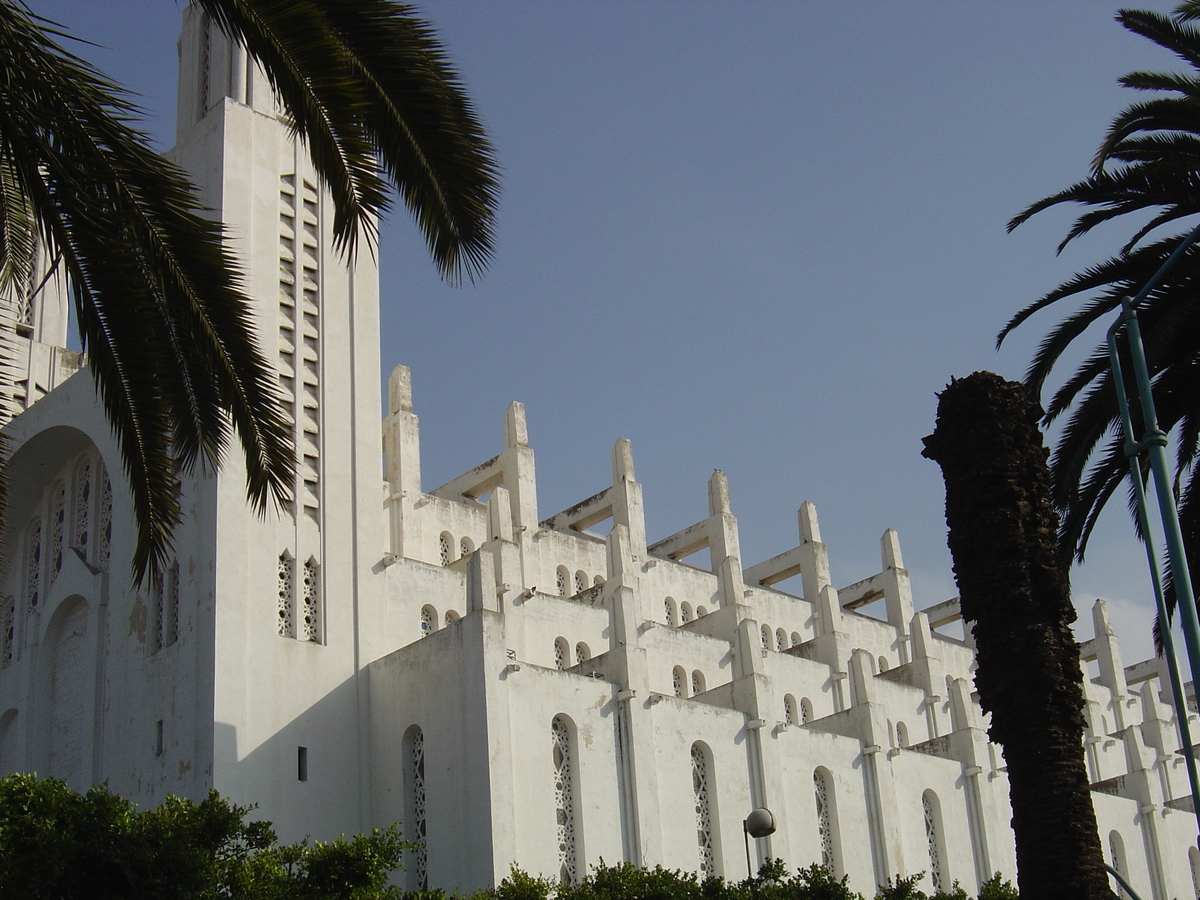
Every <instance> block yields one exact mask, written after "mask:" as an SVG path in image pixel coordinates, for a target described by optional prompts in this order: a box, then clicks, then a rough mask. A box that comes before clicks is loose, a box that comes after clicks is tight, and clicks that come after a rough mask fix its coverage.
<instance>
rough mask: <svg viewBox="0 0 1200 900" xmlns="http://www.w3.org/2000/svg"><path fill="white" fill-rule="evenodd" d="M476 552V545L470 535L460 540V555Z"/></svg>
mask: <svg viewBox="0 0 1200 900" xmlns="http://www.w3.org/2000/svg"><path fill="white" fill-rule="evenodd" d="M474 552H475V545H474V544H472V543H471V539H470V538H469V537H465V538H463V539H462V540H461V541H459V542H458V555H459V556H460V557H464V556H470V555H471V554H472V553H474Z"/></svg>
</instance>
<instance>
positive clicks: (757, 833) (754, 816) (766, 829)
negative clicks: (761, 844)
mask: <svg viewBox="0 0 1200 900" xmlns="http://www.w3.org/2000/svg"><path fill="white" fill-rule="evenodd" d="M774 833H775V814H774V813H773V812H771V811H770V810H769V809H767V808H766V807H765V806H760V807H758V809H753V810H751V811H750V815H748V816H746V819H745V821H743V822H742V834H743V835H744V836H745V838H746V877H747V878H753V877H754V871H753V869H751V868H750V838H754V839H755V840H757V839H758V838H765V837H769V836H770V835H772V834H774Z"/></svg>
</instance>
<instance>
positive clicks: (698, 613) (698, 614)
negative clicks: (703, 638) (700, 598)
mask: <svg viewBox="0 0 1200 900" xmlns="http://www.w3.org/2000/svg"><path fill="white" fill-rule="evenodd" d="M707 615H708V610H707V609H706V608H705V607H703V606H697V607H696V618H697V619H698V618H700V617H701V616H707Z"/></svg>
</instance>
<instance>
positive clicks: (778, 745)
mask: <svg viewBox="0 0 1200 900" xmlns="http://www.w3.org/2000/svg"><path fill="white" fill-rule="evenodd" d="M180 47H181V78H180V91H179V98H180V102H179V125H178V146H177V147H176V149H175V151H174V158H175V159H176V160H177V161H179V162H180V163H181V164H182V165H184V166H185V167H186V168H187V169H188V170H189V171H190V172H191V173H192V174H193V177H194V178H195V180H196V181H197V183H198V184H199V186H200V187H201V189H202V192H203V194H204V198H205V202H206V203H207V204H208V205H209V206H211V207H212V208H213V209H215V210H217V211H219V213H220V215H221V216H222V217H223V219H224V221H225V222H226V223H227V224H228V225H229V227H230V229H231V232H232V234H233V239H234V242H235V244H236V245H237V248H238V251H239V253H240V254H241V258H242V259H243V261H244V265H245V270H246V280H247V285H248V289H249V292H250V294H251V295H252V296H253V297H254V298H255V304H256V314H257V317H258V328H259V334H258V337H259V340H260V341H261V343H262V346H263V347H264V349H265V351H266V352H267V354H268V355H269V356H270V357H271V358H274V359H276V360H277V365H278V374H279V379H280V385H281V386H282V388H283V390H284V391H285V393H286V394H287V397H288V401H289V404H290V412H291V415H292V418H293V420H294V421H295V428H296V431H295V437H296V444H297V448H298V449H297V452H298V454H299V458H298V462H299V470H298V471H299V474H298V476H297V481H296V484H295V496H296V501H295V504H294V506H293V507H292V508H290V509H288V510H286V511H284V512H283V513H281V514H278V515H271V516H268V517H266V518H262V517H260V516H258V515H256V514H255V513H254V512H253V511H252V510H251V509H249V508H248V507H247V505H246V503H245V501H244V495H245V492H244V481H243V476H242V475H241V474H240V473H239V469H238V466H239V460H238V459H237V457H236V456H235V455H230V458H229V460H228V463H227V468H226V470H225V471H224V472H223V473H222V474H221V475H220V476H219V477H217V476H213V475H204V474H201V475H197V476H194V477H189V478H188V479H186V481H185V483H184V485H183V489H184V497H185V510H186V519H185V522H184V524H183V526H182V527H181V528H180V530H179V533H178V537H177V541H176V547H175V552H176V559H175V562H174V563H173V564H172V565H171V566H170V567H169V570H168V573H167V575H166V577H165V578H164V579H163V581H162V583H160V584H157V585H155V586H153V587H152V588H151V589H150V590H148V591H135V590H131V589H130V588H129V572H130V560H131V554H132V547H133V541H132V524H131V523H132V514H131V506H130V498H129V495H128V493H127V491H126V489H125V486H124V483H123V481H122V477H121V466H120V462H119V457H118V455H117V451H116V448H115V446H114V444H113V440H112V438H111V436H110V431H109V428H108V425H107V424H106V422H105V420H104V418H103V415H102V414H101V410H100V407H99V404H98V403H97V401H96V398H95V396H94V391H93V387H92V381H91V376H90V374H89V373H88V372H86V371H80V372H78V373H77V374H74V375H73V376H71V377H66V376H67V375H68V374H69V370H70V366H65V367H64V366H62V365H60V364H59V362H58V361H60V360H67V361H69V357H65V356H63V355H62V351H60V350H53V349H48V348H53V347H54V346H55V345H56V344H57V345H60V344H61V343H63V336H64V333H65V313H64V311H63V310H64V309H65V307H64V306H63V304H62V302H61V297H62V292H61V286H59V287H57V288H55V290H54V291H42V292H41V293H39V294H38V295H37V296H36V297H34V300H33V302H32V304H30V307H31V311H30V312H29V313H28V314H27V315H26V314H24V313H22V314H21V315H26V318H25V320H24V321H26V324H27V325H28V328H27V329H26V330H27V331H29V332H30V337H31V338H37V339H38V340H37V341H36V342H31V344H30V347H31V348H32V349H31V351H30V356H29V358H30V359H31V360H34V362H32V363H29V370H30V372H32V373H33V375H31V379H32V380H30V381H29V385H28V386H27V389H26V394H27V397H28V401H27V402H29V403H31V402H32V400H34V399H37V395H38V394H41V393H42V392H44V391H48V393H46V395H45V396H44V397H43V398H42V399H40V400H38V401H37V403H36V404H33V405H32V406H31V407H30V408H29V409H27V410H26V411H25V412H24V413H22V414H21V415H20V416H18V417H17V418H16V419H15V420H14V421H13V422H12V423H11V424H10V425H9V426H8V429H7V433H8V437H9V440H10V441H11V444H12V447H13V450H14V452H13V457H12V461H11V463H10V465H9V480H10V484H11V485H12V496H11V499H10V503H9V527H8V530H7V531H6V532H5V533H4V536H3V543H4V549H5V551H6V553H7V554H8V556H9V559H10V565H9V566H8V569H7V574H6V576H5V582H4V585H3V593H2V595H0V597H2V604H0V626H2V627H0V770H2V771H13V770H35V771H37V772H39V773H43V774H52V775H57V776H60V777H62V778H65V779H66V780H67V781H68V782H69V783H70V784H71V785H73V786H74V787H77V788H84V787H86V786H87V785H89V784H91V783H93V782H97V781H106V782H107V783H108V784H109V785H110V786H111V788H112V789H113V790H115V791H117V792H119V793H121V794H123V795H126V796H128V797H130V798H132V799H134V800H136V801H137V802H139V803H142V804H155V803H157V802H159V801H160V800H161V799H162V798H163V796H164V795H166V794H167V793H175V794H181V795H185V796H191V797H200V796H203V795H204V793H205V792H206V791H207V790H208V789H209V788H214V787H215V788H216V789H218V790H219V791H221V792H222V793H223V794H225V795H226V796H229V797H231V798H232V799H234V800H235V801H237V802H240V803H257V804H258V805H259V809H260V813H261V815H262V816H263V817H265V818H268V819H270V820H272V821H273V822H275V823H276V826H277V828H278V831H279V833H280V835H281V837H282V838H284V839H286V840H292V839H297V838H300V837H302V836H304V835H312V836H313V837H316V838H328V837H330V836H334V835H337V834H338V833H342V832H345V833H350V832H356V831H360V830H364V829H367V828H370V827H371V826H382V825H386V824H389V823H391V822H394V821H396V820H402V821H403V823H404V828H405V831H406V833H407V834H408V835H409V836H411V837H414V838H416V839H418V840H419V841H420V842H421V843H422V849H420V850H419V851H418V852H416V853H414V854H413V855H412V858H411V859H409V860H408V865H407V873H406V876H405V877H406V878H407V879H408V883H409V884H410V885H411V886H414V887H415V886H419V885H423V884H426V883H427V884H430V885H434V886H441V887H445V888H448V889H454V888H458V889H463V890H466V889H470V888H473V887H475V886H478V885H483V884H489V883H493V882H495V881H497V880H499V879H500V878H502V877H503V876H504V875H506V874H507V873H508V870H509V866H510V864H512V863H514V862H515V863H517V864H518V865H520V866H522V867H523V868H524V869H526V870H527V871H530V872H534V873H545V874H550V875H553V876H563V877H568V878H572V877H577V876H578V875H579V874H580V873H582V872H583V871H585V869H586V867H587V866H589V865H592V864H594V863H596V862H598V861H599V860H600V859H601V858H603V859H604V860H605V861H607V862H610V863H614V862H618V861H621V860H629V861H632V862H635V863H639V864H646V865H652V864H655V863H662V864H663V865H665V866H668V867H672V868H674V867H679V868H683V869H690V870H696V869H700V870H703V871H707V872H713V873H716V874H720V875H725V876H728V877H731V878H740V877H742V876H744V874H745V858H744V850H743V835H742V820H743V818H744V817H745V816H746V815H747V814H748V813H749V812H750V811H751V810H752V809H753V808H755V807H759V806H766V807H769V808H770V809H771V810H772V811H773V812H774V814H775V817H776V820H777V823H778V830H777V831H776V832H775V833H774V835H772V836H771V837H769V838H764V839H761V840H758V841H756V842H755V847H754V853H755V858H756V864H757V861H761V860H763V859H765V858H766V857H768V856H775V857H780V858H782V859H783V860H784V862H785V863H786V864H787V865H788V866H789V867H791V868H794V867H796V866H801V865H808V864H810V863H812V862H825V863H826V864H827V865H829V866H830V867H831V868H833V869H834V871H835V872H837V873H839V874H840V873H846V874H848V875H849V876H850V884H851V886H852V887H853V888H854V889H856V890H860V891H863V892H866V893H868V894H869V893H870V892H872V891H873V888H874V885H875V883H876V882H877V881H879V880H882V879H884V878H886V877H888V876H891V875H896V874H909V873H913V872H916V871H921V870H924V871H926V872H929V873H930V875H928V876H927V879H926V881H925V882H924V884H923V886H924V887H925V888H927V889H929V888H932V887H933V886H938V885H940V886H944V887H949V885H950V884H951V882H953V881H955V880H957V881H960V882H961V883H962V885H963V886H964V887H965V888H966V889H967V890H968V891H969V892H972V893H973V892H974V891H975V890H976V889H977V888H978V886H979V884H980V883H981V882H982V881H984V880H986V879H987V878H988V877H989V876H990V875H991V874H992V873H993V872H995V871H1000V872H1002V873H1004V874H1005V875H1006V876H1008V877H1010V878H1011V877H1013V875H1014V858H1013V840H1012V834H1011V832H1010V830H1009V826H1008V822H1009V818H1010V811H1009V808H1008V799H1007V798H1008V785H1007V778H1006V775H1005V770H1004V765H1003V759H1002V757H1001V754H1000V752H999V750H998V748H997V747H996V746H994V745H992V744H990V743H989V742H988V740H987V736H986V732H985V730H984V724H983V723H982V722H981V714H980V710H979V706H978V704H977V702H976V700H975V698H974V697H973V695H972V676H971V672H972V664H973V654H972V649H971V645H970V641H969V636H968V640H966V641H964V640H963V639H961V637H955V636H953V635H952V634H947V633H943V631H944V630H945V629H947V628H948V627H949V628H951V629H953V628H954V627H955V622H956V621H957V620H958V619H959V614H958V608H957V603H956V601H954V600H951V601H946V602H935V603H932V604H930V603H929V602H917V601H915V600H914V598H913V597H912V595H911V592H910V588H909V582H908V575H907V573H906V572H905V569H904V566H903V562H902V560H901V555H900V546H899V542H898V539H897V536H896V533H895V532H894V531H890V530H889V531H888V532H886V533H885V534H884V535H883V538H882V542H881V543H882V552H881V559H880V567H879V571H878V572H874V573H864V574H865V575H866V577H865V578H862V579H861V580H859V581H856V582H855V583H853V584H850V585H848V586H845V587H838V586H837V585H836V584H834V583H833V582H832V580H831V577H830V567H829V563H828V556H827V550H826V547H825V545H824V544H823V543H822V542H821V536H820V531H819V528H818V523H817V514H816V510H815V509H814V508H813V506H812V505H811V504H808V503H805V504H803V505H802V506H801V507H800V510H799V523H798V524H799V528H798V534H797V539H796V546H795V548H794V549H792V550H790V551H788V552H787V553H783V554H781V555H779V556H777V557H775V558H773V559H769V560H766V561H765V562H760V563H757V564H750V562H751V561H749V560H743V558H742V555H741V552H740V549H739V545H738V527H737V520H736V519H735V518H734V515H733V512H732V508H731V504H730V500H729V491H728V487H727V482H726V478H725V475H724V474H722V473H720V472H717V473H715V474H714V475H713V477H712V479H711V480H710V482H709V485H708V498H709V516H708V517H707V518H705V519H704V520H703V521H700V522H697V523H695V524H692V525H689V526H688V527H686V528H683V529H682V530H680V531H679V532H677V533H676V534H673V535H670V536H667V537H661V538H660V537H658V536H648V535H647V534H646V529H645V522H644V516H643V509H642V491H641V486H640V485H639V483H638V482H637V480H636V477H635V474H634V465H633V455H632V450H631V448H630V445H629V443H628V442H627V441H624V440H619V441H617V442H616V446H615V447H614V449H613V466H612V474H611V479H609V478H608V477H607V476H606V477H604V478H603V480H602V482H601V490H599V491H598V492H597V493H594V494H592V495H591V496H589V497H588V498H587V499H586V500H583V501H582V502H580V503H579V504H577V505H576V506H574V507H572V508H570V509H567V510H564V511H562V512H559V513H556V514H554V515H549V516H546V515H544V514H543V513H542V512H541V511H540V510H539V508H538V503H537V480H536V477H535V467H534V453H533V450H532V449H531V447H530V443H529V438H528V433H527V430H526V423H525V413H524V409H523V408H522V407H521V405H520V404H518V403H513V404H512V405H511V406H510V407H509V409H508V410H507V412H506V413H505V417H504V429H503V433H504V440H503V445H502V447H501V449H500V452H499V453H498V455H496V456H495V457H493V458H492V459H490V460H487V461H486V462H483V463H481V464H480V465H479V466H477V467H476V468H474V469H472V470H471V471H469V472H466V473H465V474H463V475H462V476H460V477H458V478H456V479H454V480H453V481H451V482H449V483H448V484H445V485H442V486H441V487H437V488H434V489H431V488H430V486H427V485H425V484H423V483H422V480H421V472H420V463H419V435H418V426H417V418H416V416H415V415H414V413H413V394H412V389H411V385H410V380H409V373H408V371H407V370H406V369H404V368H397V369H396V371H395V372H393V374H392V376H391V379H390V383H389V385H388V403H387V409H388V414H387V416H386V417H385V418H384V419H383V422H382V425H381V423H380V420H379V409H380V407H381V402H380V401H381V397H380V386H379V384H378V376H377V372H378V366H379V356H378V354H379V329H378V308H377V307H378V297H377V293H378V287H377V271H376V268H375V265H374V263H373V261H372V260H371V259H370V258H369V257H360V258H359V259H357V260H356V261H354V262H353V263H351V264H349V265H348V264H347V263H346V262H345V261H344V260H343V259H341V258H340V257H339V256H338V255H337V253H336V252H335V251H334V250H333V248H332V241H331V233H330V219H331V216H330V213H329V207H328V200H327V198H326V197H325V195H324V194H323V193H322V192H321V190H320V189H319V188H318V186H317V179H316V176H315V174H314V172H313V169H312V166H311V164H310V163H309V161H308V160H307V159H306V157H305V156H304V154H303V153H302V152H300V151H299V150H298V149H297V148H296V147H295V146H294V145H293V144H292V143H291V142H290V141H289V139H288V133H287V128H286V126H285V125H284V124H283V123H282V122H281V121H280V119H279V117H278V115H277V111H276V109H275V105H274V102H273V99H272V96H271V93H270V89H269V87H268V86H267V84H266V81H265V79H264V78H263V77H262V75H261V73H259V72H257V71H255V70H254V68H253V67H252V66H248V65H247V63H246V60H245V56H244V54H243V53H241V52H240V51H239V50H237V49H236V48H230V47H229V45H228V44H227V43H226V42H225V40H224V38H223V37H222V36H221V35H220V34H219V32H216V31H215V30H213V29H211V28H209V27H208V26H207V24H206V23H205V21H204V20H203V18H202V16H201V15H200V14H199V13H198V12H197V11H196V10H194V9H189V10H188V11H187V13H186V14H185V26H184V34H183V37H182V39H181V45H180ZM55 304H57V305H55ZM43 320H45V321H46V322H48V323H50V322H52V324H48V325H47V326H46V330H43V331H38V330H37V329H38V328H41V327H42V326H41V325H40V324H38V325H35V324H31V323H35V322H37V323H40V322H42V321H43ZM55 354H58V355H55ZM39 379H40V380H39ZM60 381H61V383H59V382H60ZM381 444H382V446H383V448H384V457H385V471H383V472H380V471H379V459H380V457H379V448H380V446H381ZM685 560H686V561H685ZM922 607H923V608H922ZM1094 622H1095V633H1096V637H1095V638H1094V639H1092V640H1090V641H1088V642H1087V643H1086V644H1085V645H1084V655H1085V658H1087V659H1088V660H1089V666H1090V667H1091V668H1092V669H1093V672H1092V677H1090V678H1089V680H1088V683H1087V685H1086V689H1087V695H1088V719H1089V722H1090V730H1089V736H1088V738H1087V760H1088V765H1089V767H1090V770H1091V773H1092V779H1093V781H1094V782H1095V784H1094V785H1093V791H1094V800H1095V805H1096V812H1097V816H1098V818H1099V823H1100V830H1101V834H1102V839H1103V841H1104V845H1105V849H1106V853H1107V854H1108V856H1109V859H1110V861H1112V862H1113V863H1114V864H1115V865H1116V867H1117V868H1118V869H1119V870H1121V871H1122V872H1123V873H1125V874H1126V876H1127V877H1128V878H1129V880H1130V881H1131V882H1132V884H1133V885H1134V886H1135V888H1136V889H1137V890H1138V891H1139V892H1141V893H1142V896H1143V897H1146V898H1150V897H1153V898H1157V900H1169V898H1172V897H1191V896H1200V891H1198V890H1197V887H1196V884H1197V879H1198V878H1200V854H1197V851H1196V849H1195V846H1194V844H1195V837H1196V818H1195V816H1194V815H1193V814H1192V812H1191V805H1190V799H1184V798H1186V797H1187V793H1188V791H1187V779H1186V776H1185V773H1184V767H1183V761H1182V757H1181V756H1180V754H1179V752H1178V750H1179V746H1180V739H1179V735H1178V731H1177V728H1176V725H1175V722H1174V718H1173V708H1172V706H1171V704H1170V703H1169V702H1168V694H1169V690H1170V689H1169V686H1168V684H1167V681H1166V679H1165V677H1164V674H1163V672H1162V671H1161V670H1160V668H1159V665H1158V663H1157V662H1156V661H1154V660H1151V661H1147V662H1143V663H1138V664H1136V665H1133V666H1129V667H1126V666H1125V665H1124V663H1123V662H1122V660H1121V657H1120V651H1119V648H1118V644H1117V641H1116V638H1115V637H1114V636H1113V635H1112V633H1111V629H1110V628H1109V625H1108V620H1107V618H1106V614H1105V610H1104V605H1103V604H1102V603H1098V604H1097V606H1096V608H1095V611H1094ZM959 634H960V635H961V632H960V633H959Z"/></svg>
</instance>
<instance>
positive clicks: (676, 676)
mask: <svg viewBox="0 0 1200 900" xmlns="http://www.w3.org/2000/svg"><path fill="white" fill-rule="evenodd" d="M671 687H672V688H673V689H674V690H675V696H676V697H686V696H687V672H685V671H684V670H683V666H676V667H675V668H674V669H672V670H671Z"/></svg>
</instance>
